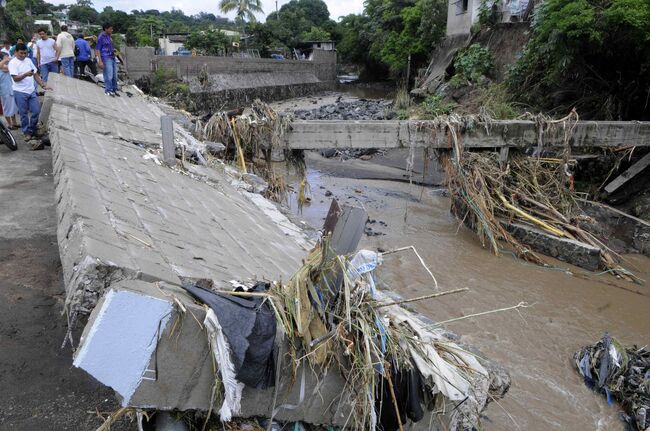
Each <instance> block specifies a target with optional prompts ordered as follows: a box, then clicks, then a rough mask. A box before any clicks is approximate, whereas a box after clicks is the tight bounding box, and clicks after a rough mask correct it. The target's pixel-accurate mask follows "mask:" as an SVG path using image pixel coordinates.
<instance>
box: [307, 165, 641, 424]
mask: <svg viewBox="0 0 650 431" xmlns="http://www.w3.org/2000/svg"><path fill="white" fill-rule="evenodd" d="M341 163H347V162H340V161H332V160H324V159H322V158H320V157H310V159H309V163H308V165H309V167H310V168H309V171H308V179H309V182H310V185H311V192H312V203H311V205H308V206H306V207H305V208H304V209H303V212H302V217H303V218H304V219H305V221H306V222H307V223H309V224H310V225H312V226H313V227H316V228H320V227H321V226H322V222H323V219H324V217H325V214H326V213H327V209H328V208H329V204H330V200H331V199H332V198H333V197H336V198H337V199H339V201H340V202H350V203H353V202H357V203H360V204H361V205H363V206H364V207H365V208H366V210H367V211H368V214H369V217H370V219H374V220H376V223H374V224H373V225H371V226H372V228H373V229H374V230H375V231H377V232H378V233H380V234H381V235H378V236H364V237H363V239H362V243H361V247H364V248H369V249H377V248H382V249H385V250H388V249H393V248H397V247H401V246H408V245H414V246H415V247H416V248H417V250H418V251H419V252H420V254H421V255H422V256H423V258H424V260H425V262H426V264H427V265H428V266H429V268H430V269H431V270H432V271H433V273H434V274H435V276H436V277H437V279H438V282H439V284H440V289H442V290H449V289H455V288H459V287H468V288H469V289H470V291H469V292H466V293H460V294H456V295H450V296H445V297H442V298H438V299H432V300H427V301H420V302H416V303H414V308H416V309H417V310H418V311H420V312H422V313H423V314H425V315H427V316H428V317H430V318H431V319H433V320H437V321H443V320H447V319H452V318H456V317H459V316H465V315H469V314H472V313H477V312H482V311H487V310H492V309H498V308H504V307H508V306H513V305H516V304H518V303H520V302H522V301H523V302H527V303H529V304H531V305H532V306H531V307H530V308H526V309H519V310H515V311H507V312H502V313H496V314H490V315H486V316H482V317H477V318H469V319H465V320H460V321H457V322H453V323H450V324H449V325H448V328H449V329H450V330H452V331H454V332H456V333H457V334H459V335H461V337H462V340H463V341H464V342H467V343H471V344H473V345H475V346H476V347H478V348H479V349H480V350H481V351H482V352H483V353H484V354H485V355H486V356H488V357H489V358H491V359H493V360H494V361H496V362H498V363H500V364H501V365H503V366H505V367H506V368H507V369H508V370H509V372H510V374H511V376H512V386H511V388H510V391H509V392H508V393H507V394H506V396H505V398H504V399H503V400H501V401H499V403H498V404H496V403H492V404H490V406H489V408H488V409H487V411H486V412H485V416H484V418H483V427H484V429H485V430H622V429H624V427H623V422H621V421H620V420H619V419H618V417H617V414H618V411H619V406H618V405H617V404H615V405H613V406H611V407H610V406H608V405H607V403H606V402H605V400H604V399H603V398H602V397H601V396H599V395H597V394H595V393H593V392H591V391H590V390H588V389H587V388H586V387H585V385H584V384H583V382H582V379H581V377H580V376H579V374H578V373H577V372H576V371H575V369H574V366H573V359H572V358H573V354H574V352H575V351H576V350H577V349H578V348H580V347H581V346H583V345H586V344H592V343H594V342H596V341H597V340H598V339H599V338H600V337H602V335H603V334H604V333H605V332H609V333H610V334H611V335H612V336H614V337H616V338H618V339H619V340H620V341H621V342H623V343H624V344H638V345H645V344H648V343H649V342H650V287H641V286H637V285H634V284H631V283H627V282H622V281H619V280H617V279H615V278H614V277H613V276H611V275H607V274H605V275H595V274H594V273H589V274H587V273H586V272H585V271H584V270H581V269H579V268H576V267H571V266H569V265H567V264H565V263H562V262H554V265H556V266H555V267H551V268H542V267H539V266H535V265H531V264H528V263H526V262H523V261H521V260H519V259H516V258H514V257H513V256H512V255H508V254H504V255H501V256H494V255H492V254H491V253H490V252H489V251H488V250H486V249H484V248H482V247H481V244H480V243H479V241H478V240H477V238H476V237H475V236H474V235H473V234H472V233H471V232H470V231H469V230H467V229H466V228H464V227H462V226H459V222H458V220H456V219H455V218H454V217H453V216H452V215H451V214H450V213H449V199H448V198H446V197H444V195H443V193H442V190H441V189H435V188H425V189H423V188H422V187H419V186H415V185H409V184H408V183H400V182H395V181H384V180H360V179H351V178H340V177H334V176H332V175H331V174H332V173H333V171H335V170H339V169H338V168H339V167H340V164H341ZM355 163H356V162H355ZM328 191H329V192H331V193H332V196H331V197H328V196H326V192H328ZM294 207H295V205H294ZM380 221H381V222H382V223H383V224H382V223H380ZM384 224H385V225H384ZM628 258H629V259H630V263H629V264H628V268H630V269H633V270H634V271H635V273H636V274H637V275H639V276H640V277H641V278H644V279H646V280H649V281H650V259H648V258H645V257H642V256H628ZM378 277H379V279H380V281H381V283H382V284H383V285H384V286H385V287H387V288H390V289H392V290H394V291H396V292H398V293H400V294H401V295H402V296H403V297H405V298H413V297H417V296H421V295H425V294H427V293H431V292H432V290H433V283H432V281H431V279H430V277H429V276H428V274H427V273H426V272H425V271H424V269H423V268H422V267H421V266H420V264H419V262H418V261H417V259H416V258H415V256H414V255H413V254H410V252H403V253H399V254H393V255H389V256H386V259H385V262H384V265H383V266H382V267H381V268H380V271H379V272H378Z"/></svg>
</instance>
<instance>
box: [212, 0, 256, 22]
mask: <svg viewBox="0 0 650 431" xmlns="http://www.w3.org/2000/svg"><path fill="white" fill-rule="evenodd" d="M219 9H221V12H223V13H228V12H232V11H236V15H237V19H238V20H239V21H241V22H244V21H251V22H255V21H256V18H255V14H256V13H263V12H264V11H263V10H262V1H261V0H221V1H220V2H219Z"/></svg>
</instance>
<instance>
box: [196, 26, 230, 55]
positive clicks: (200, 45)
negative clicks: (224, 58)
mask: <svg viewBox="0 0 650 431" xmlns="http://www.w3.org/2000/svg"><path fill="white" fill-rule="evenodd" d="M229 45H230V40H229V39H228V37H227V36H226V35H225V34H223V32H222V31H221V30H216V29H213V30H205V31H193V32H192V34H190V35H189V36H188V37H187V41H185V47H186V48H188V49H197V50H198V51H200V52H201V53H203V54H206V55H226V53H227V50H228V46H229Z"/></svg>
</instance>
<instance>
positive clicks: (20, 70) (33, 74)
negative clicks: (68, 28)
mask: <svg viewBox="0 0 650 431" xmlns="http://www.w3.org/2000/svg"><path fill="white" fill-rule="evenodd" d="M9 74H11V78H12V79H13V90H14V99H15V100H16V105H18V112H19V113H20V127H21V129H22V131H23V134H24V136H25V142H27V141H30V140H31V139H32V137H33V136H34V135H35V134H36V130H37V127H38V115H39V114H40V113H41V105H40V103H39V102H38V95H37V94H36V86H35V85H34V80H36V82H38V84H39V85H40V86H41V87H43V89H44V90H50V87H48V86H47V84H46V83H45V82H44V81H43V80H42V79H41V78H40V76H39V75H38V69H36V66H34V63H32V60H30V59H29V58H28V57H27V45H25V44H24V43H21V44H18V45H16V51H15V56H14V58H12V59H11V61H10V62H9ZM42 149H43V143H42V142H40V141H37V142H35V143H33V144H32V150H42Z"/></svg>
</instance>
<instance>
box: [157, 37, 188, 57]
mask: <svg viewBox="0 0 650 431" xmlns="http://www.w3.org/2000/svg"><path fill="white" fill-rule="evenodd" d="M189 35H190V34H189V33H168V34H163V35H161V36H160V37H159V38H158V46H159V47H160V55H174V53H175V52H177V51H178V50H179V49H182V48H183V47H184V45H185V42H186V41H187V37H188V36H189Z"/></svg>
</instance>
